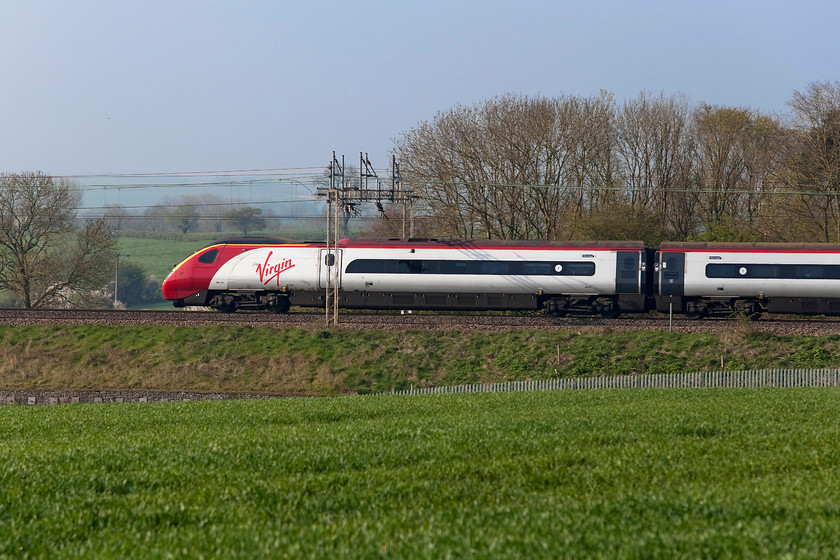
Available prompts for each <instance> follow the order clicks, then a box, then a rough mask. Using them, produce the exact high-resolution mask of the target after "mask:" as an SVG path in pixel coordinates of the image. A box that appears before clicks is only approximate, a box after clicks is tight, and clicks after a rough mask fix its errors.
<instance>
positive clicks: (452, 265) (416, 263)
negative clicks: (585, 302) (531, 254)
mask: <svg viewBox="0 0 840 560" xmlns="http://www.w3.org/2000/svg"><path fill="white" fill-rule="evenodd" d="M345 273H346V274H473V275H495V276H594V275H595V263H594V262H590V261H584V262H580V261H579V262H566V261H457V260H454V261H453V260H403V259H356V260H354V261H351V262H350V263H349V264H348V265H347V269H346V270H345Z"/></svg>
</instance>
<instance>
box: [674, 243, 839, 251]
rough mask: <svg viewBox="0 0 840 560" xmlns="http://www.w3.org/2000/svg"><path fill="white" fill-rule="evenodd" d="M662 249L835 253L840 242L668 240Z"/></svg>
mask: <svg viewBox="0 0 840 560" xmlns="http://www.w3.org/2000/svg"><path fill="white" fill-rule="evenodd" d="M659 250H660V251H685V252H692V251H703V252H714V251H720V252H730V251H739V252H741V251H743V252H749V251H755V252H758V253H762V252H774V253H780V252H791V253H834V252H840V243H766V242H748V243H743V242H721V243H716V242H688V241H666V242H663V243H662V244H661V245H660V246H659Z"/></svg>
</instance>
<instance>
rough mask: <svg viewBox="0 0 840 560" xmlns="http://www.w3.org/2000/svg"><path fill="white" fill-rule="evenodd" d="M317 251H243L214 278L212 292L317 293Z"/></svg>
mask: <svg viewBox="0 0 840 560" xmlns="http://www.w3.org/2000/svg"><path fill="white" fill-rule="evenodd" d="M319 264H320V263H319V262H318V249H313V248H311V247H263V248H259V249H252V250H250V251H244V252H243V253H242V254H241V255H239V256H237V257H234V258H232V259H231V260H229V261H228V262H226V263H225V264H224V265H222V267H221V268H219V270H218V272H216V274H215V275H214V276H213V279H212V280H211V281H210V289H211V290H242V291H251V290H253V291H257V290H280V289H281V288H282V287H284V286H286V287H287V289H289V290H317V289H318V287H319V286H318V270H319Z"/></svg>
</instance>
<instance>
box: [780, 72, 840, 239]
mask: <svg viewBox="0 0 840 560" xmlns="http://www.w3.org/2000/svg"><path fill="white" fill-rule="evenodd" d="M790 105H791V107H792V108H793V111H794V124H793V126H794V127H795V131H796V140H797V147H796V155H795V156H794V158H793V160H792V165H791V167H792V173H791V176H790V184H791V186H793V187H794V188H795V191H797V192H798V193H799V199H800V200H799V205H798V208H799V209H800V211H801V213H802V214H803V215H804V216H807V218H808V219H809V220H810V221H812V223H814V224H816V225H818V227H819V229H820V232H821V239H820V240H821V241H839V240H840V82H834V83H829V82H815V83H812V84H811V85H810V86H809V87H808V90H807V91H806V92H798V91H797V92H794V94H793V100H792V101H791V102H790Z"/></svg>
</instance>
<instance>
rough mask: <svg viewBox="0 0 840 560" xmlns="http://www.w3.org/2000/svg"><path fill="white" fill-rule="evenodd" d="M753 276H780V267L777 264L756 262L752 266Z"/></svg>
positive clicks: (751, 273) (751, 272)
mask: <svg viewBox="0 0 840 560" xmlns="http://www.w3.org/2000/svg"><path fill="white" fill-rule="evenodd" d="M750 276H752V277H753V278H778V277H779V267H778V266H777V265H775V264H754V265H752V266H751V267H750Z"/></svg>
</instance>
